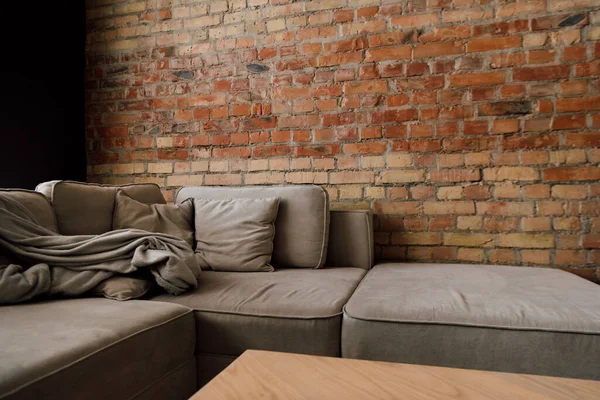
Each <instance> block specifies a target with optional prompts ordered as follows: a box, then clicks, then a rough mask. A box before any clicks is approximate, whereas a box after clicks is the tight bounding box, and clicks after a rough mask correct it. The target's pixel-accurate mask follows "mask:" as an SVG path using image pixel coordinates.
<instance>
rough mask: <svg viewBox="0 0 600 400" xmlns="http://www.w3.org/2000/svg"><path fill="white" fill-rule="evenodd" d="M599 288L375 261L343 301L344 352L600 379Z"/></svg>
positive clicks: (486, 270) (524, 275)
mask: <svg viewBox="0 0 600 400" xmlns="http://www.w3.org/2000/svg"><path fill="white" fill-rule="evenodd" d="M598 348H600V287H599V286H597V285H595V284H593V283H591V282H589V281H586V280H585V279H582V278H579V277H577V276H575V275H573V274H569V273H567V272H564V271H560V270H553V269H545V268H527V267H506V266H477V265H461V264H411V263H406V264H402V263H386V264H380V265H377V266H375V267H374V268H373V269H372V270H371V271H370V272H369V273H368V274H367V276H366V277H365V279H364V280H363V281H362V283H361V284H360V286H359V288H358V289H357V290H356V292H355V293H354V294H353V295H352V297H351V298H350V300H349V301H348V304H346V306H345V309H344V322H343V327H342V356H343V357H349V358H363V359H372V360H381V361H395V362H407V363H417V364H430V365H441V366H449V367H457V368H477V369H485V370H495V371H505V372H518V373H531V374H542V375H555V376H565V377H573V378H583V379H600V356H598V352H597V350H596V349H598Z"/></svg>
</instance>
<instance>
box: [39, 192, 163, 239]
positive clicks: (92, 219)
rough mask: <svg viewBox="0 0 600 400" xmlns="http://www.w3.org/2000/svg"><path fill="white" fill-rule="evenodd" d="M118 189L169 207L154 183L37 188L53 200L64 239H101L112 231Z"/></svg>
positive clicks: (139, 198) (134, 197) (53, 206)
mask: <svg viewBox="0 0 600 400" xmlns="http://www.w3.org/2000/svg"><path fill="white" fill-rule="evenodd" d="M117 189H121V190H123V191H124V192H125V193H127V194H128V195H129V196H130V197H131V198H133V199H135V200H137V201H140V202H142V203H147V204H155V203H159V204H165V203H166V201H165V198H164V196H163V195H162V192H161V191H160V187H158V185H155V184H151V183H139V184H129V185H118V186H114V185H99V184H93V183H83V182H72V181H50V182H44V183H40V184H39V185H38V186H37V187H36V188H35V190H36V191H38V192H40V193H43V194H44V196H46V197H47V198H48V200H50V203H51V204H52V208H53V209H54V213H55V214H56V221H57V226H58V232H59V233H60V234H62V235H100V234H102V233H106V232H108V231H110V230H112V215H113V209H114V206H115V194H116V193H117Z"/></svg>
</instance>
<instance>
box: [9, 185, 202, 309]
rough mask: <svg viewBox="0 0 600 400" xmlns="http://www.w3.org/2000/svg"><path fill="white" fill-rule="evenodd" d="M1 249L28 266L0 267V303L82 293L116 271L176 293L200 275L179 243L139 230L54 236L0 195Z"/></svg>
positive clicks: (184, 245) (185, 247) (187, 249)
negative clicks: (146, 276)
mask: <svg viewBox="0 0 600 400" xmlns="http://www.w3.org/2000/svg"><path fill="white" fill-rule="evenodd" d="M0 246H1V247H3V248H4V249H6V250H8V251H10V252H11V253H12V254H14V255H16V256H18V258H19V259H22V260H25V261H26V262H27V263H28V264H26V265H15V264H8V265H2V264H0V304H10V303H18V302H24V301H27V300H30V299H32V298H35V297H40V296H43V295H52V296H56V295H58V296H75V295H80V294H83V293H85V292H88V291H89V290H91V289H92V288H94V287H95V286H96V285H97V284H98V283H100V282H101V281H103V280H105V279H107V278H109V277H111V276H113V275H115V274H116V273H120V274H131V273H133V272H136V271H138V270H140V271H144V270H146V271H150V273H151V274H152V276H153V277H154V279H155V280H156V282H157V283H158V284H159V285H160V286H161V287H162V288H164V289H165V290H167V291H168V292H169V293H173V294H179V293H181V292H183V291H185V290H188V289H189V288H191V287H196V285H197V280H196V278H197V276H198V274H199V273H200V267H199V266H198V263H197V262H196V259H195V257H194V252H193V251H192V249H191V248H190V247H189V245H188V244H187V243H185V241H183V240H182V239H179V238H177V237H174V236H170V235H165V234H161V233H149V232H146V231H141V230H137V229H123V230H118V231H111V232H107V233H105V234H102V235H75V236H67V235H58V234H56V233H55V232H52V231H50V230H48V229H45V228H44V227H42V226H40V225H38V224H37V222H36V221H35V217H34V216H33V215H32V214H31V212H29V210H27V209H26V208H25V207H24V206H23V205H22V204H21V203H19V202H17V201H16V200H15V199H13V198H11V197H10V196H6V195H5V194H4V193H1V192H0Z"/></svg>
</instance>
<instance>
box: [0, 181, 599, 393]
mask: <svg viewBox="0 0 600 400" xmlns="http://www.w3.org/2000/svg"><path fill="white" fill-rule="evenodd" d="M119 188H121V189H122V190H123V191H125V192H126V193H127V194H128V195H129V196H131V197H132V198H135V199H136V200H138V201H140V202H145V203H164V202H165V200H164V198H163V196H162V194H161V192H160V189H159V188H158V187H157V186H155V185H150V184H140V185H124V186H120V187H119ZM5 191H6V192H8V193H9V194H10V195H11V196H13V197H14V198H15V199H17V200H19V201H20V202H21V203H22V204H23V205H25V206H26V207H27V208H28V209H29V210H30V211H31V212H32V213H33V214H34V215H35V216H36V218H37V219H38V221H39V222H40V223H41V224H43V225H44V226H46V227H48V228H49V229H53V230H54V231H56V232H57V233H59V234H63V235H75V234H101V233H104V232H106V231H109V230H111V229H112V225H111V221H112V212H113V207H114V198H115V193H116V191H117V187H116V186H105V185H93V184H83V183H78V182H67V181H53V182H47V183H43V184H40V185H39V186H38V188H37V191H27V190H11V191H8V190H5ZM260 197H278V198H280V206H279V212H278V215H277V219H276V222H275V227H276V231H275V232H276V233H275V239H274V251H273V257H272V263H273V265H274V266H275V267H276V270H275V272H245V273H241V272H215V271H203V272H202V273H201V276H200V278H199V285H198V288H197V289H195V290H193V291H190V292H187V293H184V294H183V295H180V296H171V295H167V294H159V295H156V296H153V297H151V298H146V299H143V300H129V301H125V302H118V301H114V300H109V299H104V298H97V297H82V298H75V299H55V300H46V301H35V302H30V303H26V304H18V305H8V306H0V340H1V343H2V345H1V346H0V399H11V400H15V399H32V398H44V399H61V400H63V399H69V398H73V399H75V398H87V399H95V398H98V399H104V398H111V399H184V398H187V397H189V396H190V395H192V394H193V393H194V392H195V391H196V390H197V389H198V388H199V387H200V386H202V385H203V384H205V383H206V382H207V381H208V380H210V379H211V378H212V377H214V376H215V375H216V374H217V373H219V372H220V371H221V370H222V369H224V368H225V367H226V366H227V365H229V364H230V363H231V362H232V361H233V360H235V358H236V357H238V356H239V355H240V354H241V353H242V352H244V351H245V350H246V349H263V350H273V351H283V352H295V353H305V354H314V355H322V356H332V357H349V358H361V359H370V360H383V361H396V362H406V363H418V364H429V365H440V366H449V367H460V368H475V369H484V370H496V371H507V372H521V373H531V374H543V375H554V376H564V377H573V378H583V379H597V380H600V351H599V350H600V287H598V286H597V285H595V284H593V283H591V282H588V281H586V280H584V279H582V278H579V277H577V276H575V275H572V274H569V273H567V272H563V271H559V270H552V269H542V268H522V267H520V268H519V267H508V266H478V265H450V264H412V263H383V264H378V265H374V256H373V255H374V251H373V242H374V240H373V216H372V214H371V212H370V211H330V210H329V203H328V198H327V193H326V191H325V190H323V189H322V188H321V187H318V186H310V185H305V186H304V185H303V186H265V187H186V188H183V189H181V190H180V191H179V193H178V194H177V198H176V202H182V201H184V200H186V199H187V198H209V199H223V198H260ZM315 266H320V268H315Z"/></svg>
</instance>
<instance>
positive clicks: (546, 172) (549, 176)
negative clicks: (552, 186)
mask: <svg viewBox="0 0 600 400" xmlns="http://www.w3.org/2000/svg"><path fill="white" fill-rule="evenodd" d="M542 172H543V178H544V180H546V181H589V180H598V179H600V167H591V166H590V167H554V168H545V169H543V171H542Z"/></svg>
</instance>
